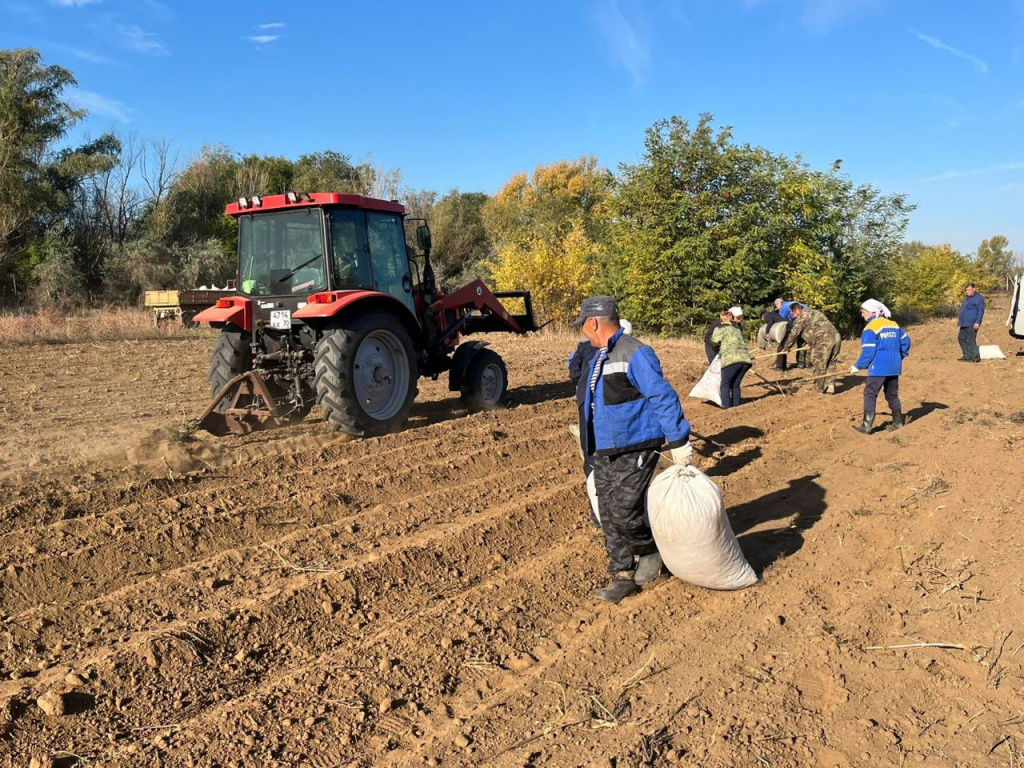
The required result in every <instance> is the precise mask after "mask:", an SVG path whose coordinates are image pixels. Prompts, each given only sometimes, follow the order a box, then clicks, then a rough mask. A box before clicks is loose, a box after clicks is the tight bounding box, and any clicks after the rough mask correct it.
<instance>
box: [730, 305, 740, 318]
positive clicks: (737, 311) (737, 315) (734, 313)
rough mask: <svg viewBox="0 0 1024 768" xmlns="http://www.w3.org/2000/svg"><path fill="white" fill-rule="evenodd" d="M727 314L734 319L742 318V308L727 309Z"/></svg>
mask: <svg viewBox="0 0 1024 768" xmlns="http://www.w3.org/2000/svg"><path fill="white" fill-rule="evenodd" d="M729 312H730V314H732V316H733V317H735V318H741V317H743V308H742V307H729Z"/></svg>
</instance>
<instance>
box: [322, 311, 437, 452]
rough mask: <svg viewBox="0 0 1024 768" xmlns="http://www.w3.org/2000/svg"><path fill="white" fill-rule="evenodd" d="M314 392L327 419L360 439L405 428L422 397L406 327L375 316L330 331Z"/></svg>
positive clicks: (379, 314) (324, 340) (386, 316)
mask: <svg viewBox="0 0 1024 768" xmlns="http://www.w3.org/2000/svg"><path fill="white" fill-rule="evenodd" d="M314 372H315V376H314V378H313V388H314V389H315V390H316V401H317V403H318V404H319V405H320V408H321V410H322V411H323V412H324V418H325V419H327V421H328V422H330V423H331V424H332V425H333V426H334V428H335V429H337V430H339V431H341V432H344V433H345V434H348V435H354V436H355V437H373V436H376V435H383V434H386V433H388V432H392V431H394V430H396V429H398V428H399V427H401V426H402V425H403V424H404V423H405V420H406V418H408V416H409V410H410V409H411V408H412V401H413V400H414V399H415V398H416V393H417V389H416V378H417V373H418V372H417V369H416V356H415V353H414V351H413V347H412V341H411V339H410V338H409V333H408V331H406V329H405V326H403V325H402V323H401V322H400V321H399V320H398V318H397V317H395V316H394V315H391V314H389V313H387V312H369V313H367V314H365V315H359V316H356V317H354V318H352V320H351V322H350V323H347V324H345V325H344V326H343V327H340V328H332V329H329V330H327V331H325V332H324V335H323V337H322V338H321V339H320V341H319V342H317V345H316V359H315V362H314Z"/></svg>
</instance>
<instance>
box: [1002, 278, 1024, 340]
mask: <svg viewBox="0 0 1024 768" xmlns="http://www.w3.org/2000/svg"><path fill="white" fill-rule="evenodd" d="M1006 327H1007V328H1009V329H1010V335H1011V336H1013V338H1015V339H1024V274H1021V275H1017V276H1016V277H1015V278H1014V279H1013V301H1011V302H1010V316H1009V317H1008V318H1007V319H1006Z"/></svg>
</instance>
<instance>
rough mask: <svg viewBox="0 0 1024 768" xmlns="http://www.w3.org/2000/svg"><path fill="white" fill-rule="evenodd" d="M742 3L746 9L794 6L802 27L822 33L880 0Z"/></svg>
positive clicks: (755, 0) (749, 0) (750, 0)
mask: <svg viewBox="0 0 1024 768" xmlns="http://www.w3.org/2000/svg"><path fill="white" fill-rule="evenodd" d="M743 5H745V6H746V7H747V9H748V10H749V9H754V8H761V7H767V6H768V5H776V6H779V5H785V6H796V7H797V8H799V9H800V11H799V13H800V23H801V24H802V25H803V27H804V29H806V30H807V31H808V32H811V33H812V34H816V35H823V34H825V33H827V32H831V31H832V30H833V29H835V28H837V27H840V26H842V25H843V24H846V23H849V22H852V21H854V20H855V19H857V18H858V17H860V16H863V15H864V14H865V13H867V12H869V11H871V10H872V9H874V8H876V7H878V6H880V5H881V0H774V2H772V0H743Z"/></svg>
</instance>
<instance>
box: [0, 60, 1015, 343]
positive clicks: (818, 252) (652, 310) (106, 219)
mask: <svg viewBox="0 0 1024 768" xmlns="http://www.w3.org/2000/svg"><path fill="white" fill-rule="evenodd" d="M74 85H75V80H74V76H73V74H72V73H71V72H70V71H68V70H67V69H64V68H62V67H58V66H53V65H47V64H46V63H45V62H44V61H43V60H42V58H41V56H40V54H39V52H38V51H36V50H34V49H19V50H6V51H0V300H2V301H3V303H4V304H5V305H7V306H19V305H20V306H25V305H28V306H42V305H57V306H64V307H69V308H72V307H80V306H91V305H97V304H129V305H130V304H136V303H138V302H139V301H140V297H141V293H142V291H143V290H145V289H149V288H185V287H195V286H198V285H200V284H217V285H223V284H224V283H225V281H226V280H228V279H230V278H231V277H233V276H234V274H235V248H236V246H237V235H236V228H235V225H234V223H233V222H232V221H230V220H229V219H227V218H225V217H224V215H223V211H224V205H225V204H226V203H227V202H229V201H231V200H234V199H236V198H238V197H239V196H241V195H246V196H250V195H253V194H261V195H263V194H272V193H276V192H282V191H285V190H294V191H297V192H305V191H333V192H353V193H358V194H364V195H369V196H372V197H381V198H386V199H399V200H401V201H402V202H403V203H404V204H405V205H406V208H407V210H408V211H409V213H410V215H411V216H415V217H426V218H428V219H429V220H430V224H431V229H432V233H433V240H434V252H433V258H434V263H435V270H436V272H437V275H438V279H439V282H440V283H441V285H442V286H446V287H448V288H456V287H458V286H459V285H460V284H461V283H462V282H464V281H466V280H468V279H471V278H473V277H483V278H485V279H486V280H489V281H491V282H493V283H494V286H495V287H496V288H498V289H502V290H508V289H517V288H525V289H528V290H530V291H532V292H533V296H534V304H535V308H536V309H537V311H538V313H539V314H540V315H541V317H542V318H543V319H544V320H551V321H553V322H554V323H555V324H556V325H557V324H564V323H565V322H567V320H568V319H569V318H571V317H572V315H573V313H574V311H575V309H576V308H577V307H578V306H579V302H580V300H581V299H582V298H584V297H585V296H587V295H589V294H591V293H596V292H601V293H609V294H612V295H614V296H616V297H618V298H619V300H620V301H621V303H622V306H623V311H624V313H625V314H626V315H627V316H628V317H629V318H630V319H631V320H632V321H633V322H634V323H635V324H636V325H637V326H638V327H639V328H642V329H644V330H647V331H649V332H659V333H681V332H692V331H693V330H696V329H698V328H699V327H701V326H703V325H705V324H706V323H707V322H708V321H709V320H711V319H712V318H714V317H715V316H717V313H718V312H719V310H720V309H722V308H724V307H727V306H730V305H732V304H736V303H740V304H743V305H744V306H745V307H749V308H750V309H751V310H753V311H758V310H760V309H762V308H766V307H767V306H768V305H769V304H770V303H771V301H772V299H774V298H775V297H776V296H786V297H798V298H800V299H801V300H804V301H806V302H808V303H809V304H811V305H812V306H816V307H818V308H821V309H823V310H825V311H826V312H828V313H829V314H830V315H831V316H832V317H833V318H835V319H836V320H837V321H838V324H839V325H840V326H845V327H846V328H851V327H852V326H853V324H854V322H855V320H856V318H857V312H856V309H857V306H858V305H859V304H860V302H861V301H862V300H863V299H864V298H865V297H867V296H868V295H871V296H874V297H877V298H880V299H882V300H884V301H887V302H889V303H890V304H891V305H892V306H894V307H897V308H900V309H903V310H909V311H915V312H920V313H924V314H934V313H941V312H943V311H946V310H947V309H948V308H949V307H950V306H951V305H952V304H953V303H954V302H955V301H956V299H957V297H958V296H959V295H960V292H961V291H962V288H963V285H964V283H966V282H967V281H969V280H974V281H975V282H977V283H978V284H979V287H981V289H982V290H983V291H984V290H988V289H991V288H993V287H998V286H999V285H1000V284H1001V283H1003V281H1005V279H1006V277H1007V275H1009V274H1010V273H1011V272H1012V271H1013V270H1014V268H1015V266H1019V265H1015V263H1014V261H1013V254H1012V252H1011V251H1010V250H1009V244H1008V242H1007V240H1006V238H1005V237H1002V236H998V235H997V236H995V237H992V238H990V239H988V240H985V241H984V242H983V243H982V244H981V245H980V246H979V248H978V251H977V253H976V254H971V255H963V254H960V253H958V252H956V251H954V250H952V249H951V248H950V247H949V246H946V245H935V246H932V245H926V244H923V243H907V242H905V241H904V238H905V233H906V227H907V223H908V219H909V216H910V214H911V213H912V211H913V210H914V206H913V205H912V204H911V203H910V202H909V201H908V200H907V199H906V198H905V196H903V195H899V194H886V193H883V192H882V191H880V190H878V189H876V188H874V187H872V186H870V185H863V184H860V185H859V184H855V183H854V182H853V181H852V180H850V179H849V178H848V177H847V176H845V175H844V174H843V173H842V172H841V163H840V162H839V161H837V162H836V163H834V164H833V165H832V166H831V167H830V168H828V169H825V170H820V169H815V168H812V167H810V166H809V165H808V164H807V163H805V162H804V161H803V159H802V158H800V157H795V158H794V157H787V156H785V155H782V154H779V153H774V152H772V151H770V150H768V149H765V148H763V147H757V146H752V145H749V144H739V143H737V142H735V141H734V140H733V137H732V134H731V132H730V129H729V128H726V127H716V125H715V122H714V118H713V117H712V116H711V115H708V114H705V115H702V116H700V118H699V119H698V120H697V121H696V123H694V124H691V123H689V122H688V121H686V120H684V119H682V118H679V117H672V118H670V119H667V120H662V121H659V122H657V123H655V124H654V125H652V126H651V127H650V128H649V129H648V130H647V135H646V140H645V144H644V153H643V156H642V158H641V160H640V161H639V162H638V163H637V164H635V165H622V166H620V167H619V168H618V169H617V171H615V172H612V171H611V170H609V169H606V168H603V167H601V166H600V164H599V163H598V161H597V160H596V158H594V157H592V156H582V157H580V158H577V159H572V160H563V161H560V162H556V163H551V164H548V165H542V166H539V167H537V168H536V169H535V170H534V171H533V172H532V173H530V174H527V173H517V174H516V175H514V176H513V177H512V178H511V179H510V180H509V181H508V182H506V183H505V184H504V185H502V187H501V188H500V189H499V190H498V191H497V192H496V193H494V194H493V195H488V194H486V193H483V192H462V191H460V190H457V189H453V190H451V191H449V192H448V193H446V194H443V195H442V194H440V193H438V192H436V191H433V190H417V189H412V188H410V187H408V186H406V185H405V184H403V182H402V174H401V171H400V170H399V169H386V168H382V167H380V166H377V165H375V164H374V163H373V162H372V159H371V158H369V157H366V158H363V159H359V160H354V159H353V158H352V157H351V156H350V155H347V154H344V153H342V152H339V151H337V150H334V149H325V150H324V151H321V152H315V153H310V154H305V155H302V156H300V157H298V158H297V159H290V158H285V157H280V156H273V155H246V156H242V155H239V154H238V153H236V152H233V151H232V150H231V149H230V148H229V147H227V146H223V145H217V146H207V147H204V148H203V149H202V150H201V151H200V152H199V153H198V155H197V156H195V157H193V158H190V159H188V160H184V161H183V160H182V158H181V157H180V155H179V153H178V152H177V151H176V149H175V148H174V146H173V145H172V144H171V143H170V142H168V141H166V140H163V139H156V140H151V139H140V138H138V137H135V136H118V135H114V134H105V135H103V136H101V137H99V138H97V139H95V140H90V141H87V142H85V143H83V144H82V145H81V146H77V147H68V146H64V145H63V141H64V140H65V137H66V136H67V134H68V132H69V131H70V129H71V128H72V127H73V126H74V125H75V124H77V123H78V122H79V121H81V120H82V119H84V117H85V116H86V114H85V112H84V111H83V110H76V109H73V108H72V107H71V106H70V105H69V104H68V103H67V101H66V99H65V95H64V94H65V91H66V90H67V89H69V88H71V87H73V86H74Z"/></svg>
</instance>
